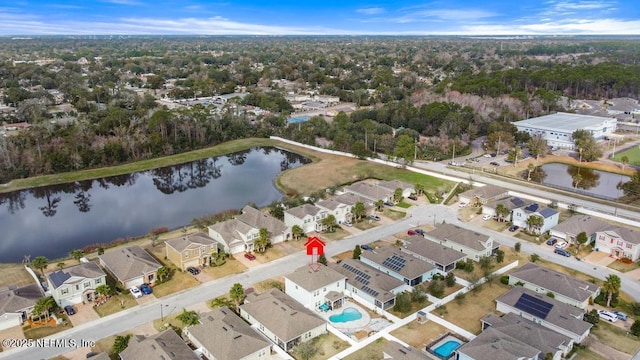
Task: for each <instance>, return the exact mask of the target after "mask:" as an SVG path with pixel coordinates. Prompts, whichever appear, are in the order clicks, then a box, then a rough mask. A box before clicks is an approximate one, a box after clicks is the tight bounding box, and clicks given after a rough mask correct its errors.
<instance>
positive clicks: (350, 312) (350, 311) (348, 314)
mask: <svg viewBox="0 0 640 360" xmlns="http://www.w3.org/2000/svg"><path fill="white" fill-rule="evenodd" d="M361 317H362V314H360V311H358V309H355V308H346V309H344V310H343V311H342V313H341V314H338V315H331V316H329V321H331V322H334V323H346V322H349V321H353V320H358V319H360V318H361Z"/></svg>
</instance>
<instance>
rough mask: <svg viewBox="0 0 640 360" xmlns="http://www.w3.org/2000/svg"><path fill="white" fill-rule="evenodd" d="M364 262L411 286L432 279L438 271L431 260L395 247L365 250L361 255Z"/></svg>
mask: <svg viewBox="0 0 640 360" xmlns="http://www.w3.org/2000/svg"><path fill="white" fill-rule="evenodd" d="M360 261H362V262H363V263H365V264H367V265H369V266H371V267H373V268H375V269H378V270H380V271H382V272H383V273H386V274H389V275H391V276H393V277H394V278H396V279H398V280H401V281H403V282H404V283H405V284H407V285H409V286H415V285H418V284H421V283H422V282H424V281H427V280H430V279H431V278H432V277H433V274H434V273H436V272H437V270H436V268H435V266H433V265H432V264H430V263H429V262H427V261H425V260H423V259H420V258H418V257H415V256H413V255H412V254H408V253H406V252H402V251H400V250H399V249H397V248H395V247H387V248H381V249H376V250H375V251H364V252H362V254H361V255H360Z"/></svg>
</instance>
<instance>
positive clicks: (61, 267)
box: [56, 261, 66, 270]
mask: <svg viewBox="0 0 640 360" xmlns="http://www.w3.org/2000/svg"><path fill="white" fill-rule="evenodd" d="M65 265H66V264H65V263H64V262H63V261H61V262H59V263H57V264H56V268H57V269H58V270H62V269H64V266H65Z"/></svg>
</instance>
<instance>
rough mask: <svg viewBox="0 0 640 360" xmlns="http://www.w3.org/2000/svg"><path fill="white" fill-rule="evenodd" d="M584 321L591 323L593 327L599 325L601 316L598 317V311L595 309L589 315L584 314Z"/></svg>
mask: <svg viewBox="0 0 640 360" xmlns="http://www.w3.org/2000/svg"><path fill="white" fill-rule="evenodd" d="M583 319H584V321H586V322H588V323H591V324H593V325H596V324H598V322H599V321H600V316H599V315H598V310H596V309H593V310H591V311H589V312H587V313H585V314H584V316H583Z"/></svg>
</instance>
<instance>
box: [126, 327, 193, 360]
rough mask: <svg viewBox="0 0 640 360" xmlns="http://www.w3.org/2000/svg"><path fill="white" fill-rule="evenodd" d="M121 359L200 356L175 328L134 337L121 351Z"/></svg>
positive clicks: (189, 359) (167, 359)
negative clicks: (146, 335)
mask: <svg viewBox="0 0 640 360" xmlns="http://www.w3.org/2000/svg"><path fill="white" fill-rule="evenodd" d="M120 359H122V360H138V359H148V360H151V359H163V360H174V359H175V360H198V359H200V357H199V356H197V355H196V353H194V352H193V350H191V348H189V345H187V344H186V343H185V342H184V340H182V338H181V337H180V336H178V334H176V332H175V331H174V330H173V329H169V330H165V331H163V332H161V333H158V334H155V335H152V336H149V337H144V336H139V335H138V336H134V337H132V338H131V340H130V341H129V345H128V346H127V348H126V349H124V350H123V351H122V352H121V353H120Z"/></svg>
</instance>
